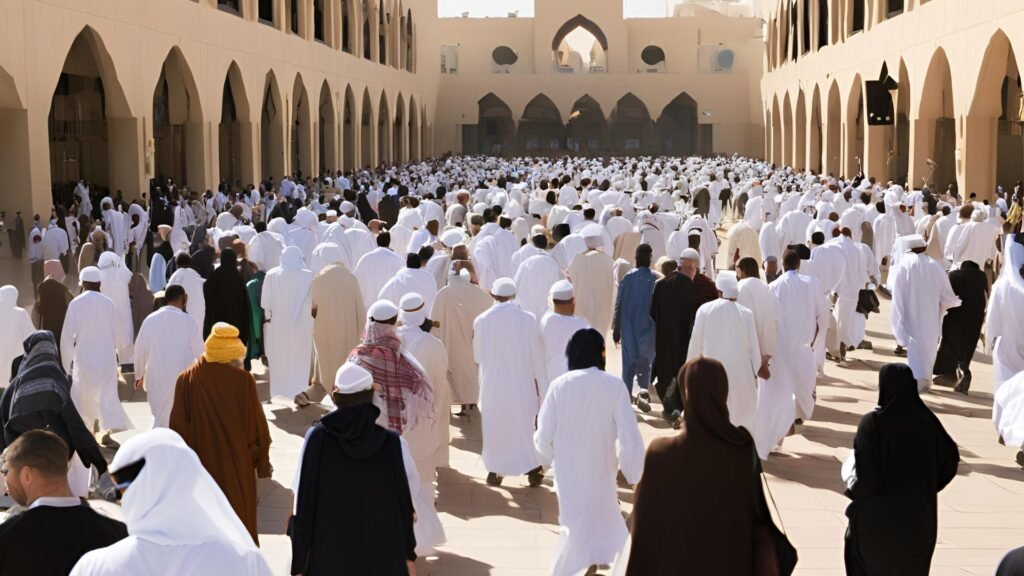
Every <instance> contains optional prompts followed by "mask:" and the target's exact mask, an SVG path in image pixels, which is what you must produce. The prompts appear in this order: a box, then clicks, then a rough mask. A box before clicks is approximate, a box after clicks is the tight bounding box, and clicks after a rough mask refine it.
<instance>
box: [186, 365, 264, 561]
mask: <svg viewBox="0 0 1024 576" xmlns="http://www.w3.org/2000/svg"><path fill="white" fill-rule="evenodd" d="M170 428H171V430H174V431H175V432H177V433H178V434H181V437H182V438H183V439H184V440H185V443H186V444H188V445H189V446H190V447H191V448H192V449H193V450H195V451H196V454H198V455H199V460H200V461H201V462H202V463H203V467H204V468H206V471H207V472H209V473H210V476H213V479H214V481H216V482H217V485H218V486H220V489H221V490H223V491H224V495H225V496H227V499H228V502H230V503H231V507H232V508H234V510H235V513H236V514H238V518H239V519H241V521H242V524H244V525H245V528H246V529H247V530H248V531H249V533H250V534H251V535H252V539H253V541H255V542H256V544H257V545H259V537H258V533H257V527H256V478H257V477H260V478H269V477H270V471H271V468H270V429H269V428H268V427H267V418H266V416H264V414H263V407H262V405H261V404H260V399H259V396H258V394H257V392H256V381H255V380H253V377H252V374H249V373H248V372H246V371H245V370H242V369H241V368H236V367H234V366H232V365H231V364H220V363H214V362H207V361H206V359H205V358H200V359H199V360H197V361H196V363H195V364H193V365H192V367H191V368H189V369H188V370H185V371H184V372H182V373H181V375H180V376H178V382H177V384H176V387H175V391H174V407H173V408H171V421H170Z"/></svg>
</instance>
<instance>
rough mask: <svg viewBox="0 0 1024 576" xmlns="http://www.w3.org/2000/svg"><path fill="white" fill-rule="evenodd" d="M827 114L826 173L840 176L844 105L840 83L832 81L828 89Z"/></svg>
mask: <svg viewBox="0 0 1024 576" xmlns="http://www.w3.org/2000/svg"><path fill="white" fill-rule="evenodd" d="M826 109H827V110H826V114H825V118H826V120H825V171H826V172H828V173H829V174H831V175H833V176H838V175H839V174H840V171H841V168H840V166H841V160H842V154H843V140H842V136H843V103H842V101H841V100H840V97H839V82H837V81H836V80H832V85H831V86H829V88H828V105H827V106H826Z"/></svg>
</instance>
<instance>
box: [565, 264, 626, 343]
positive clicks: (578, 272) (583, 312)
mask: <svg viewBox="0 0 1024 576" xmlns="http://www.w3.org/2000/svg"><path fill="white" fill-rule="evenodd" d="M614 272H615V270H614V262H612V258H611V256H609V255H607V254H605V253H604V252H601V251H599V250H591V251H589V252H584V253H583V254H580V255H578V256H576V257H575V258H573V261H572V265H571V266H570V267H569V279H570V280H571V281H572V285H573V286H575V287H576V314H577V315H578V316H580V317H581V318H583V319H584V320H586V321H587V322H589V323H590V325H591V326H593V327H594V329H595V330H597V331H598V332H600V333H601V334H602V335H607V334H608V330H610V329H611V327H612V307H613V305H614V302H615V274H614Z"/></svg>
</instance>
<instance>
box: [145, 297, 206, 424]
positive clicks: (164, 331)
mask: <svg viewBox="0 0 1024 576" xmlns="http://www.w3.org/2000/svg"><path fill="white" fill-rule="evenodd" d="M203 350H204V346H203V335H202V332H200V331H199V330H198V329H197V328H196V323H195V322H194V321H193V320H192V318H191V317H189V315H188V314H186V313H185V312H183V311H181V310H179V309H177V308H175V307H174V306H164V307H163V308H161V309H160V310H157V311H156V312H154V313H152V314H150V315H149V316H147V317H146V319H145V320H144V321H143V322H142V327H141V328H140V329H139V337H138V338H137V339H136V340H135V378H136V380H143V379H144V383H145V387H146V399H147V400H148V402H149V409H150V411H151V412H152V413H153V427H154V428H166V427H168V426H169V425H170V420H171V408H172V407H173V406H174V389H175V386H176V385H177V383H178V375H179V374H181V373H182V372H183V371H185V370H187V369H188V368H189V367H190V366H192V364H193V363H195V361H196V360H197V359H198V358H199V357H200V356H202V355H203Z"/></svg>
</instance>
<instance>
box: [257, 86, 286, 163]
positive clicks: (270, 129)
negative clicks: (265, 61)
mask: <svg viewBox="0 0 1024 576" xmlns="http://www.w3.org/2000/svg"><path fill="white" fill-rule="evenodd" d="M285 116H287V111H286V110H285V108H284V101H283V100H282V99H281V89H280V88H279V87H278V83H277V75H276V74H274V71H273V70H272V69H271V70H269V71H268V72H267V76H266V79H265V80H264V81H263V106H262V108H261V110H260V159H261V160H260V165H261V168H262V171H261V174H260V177H261V178H273V179H275V180H280V179H281V177H282V176H285V175H286V172H285V161H284V160H285V146H284V142H285V129H284V122H285Z"/></svg>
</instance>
